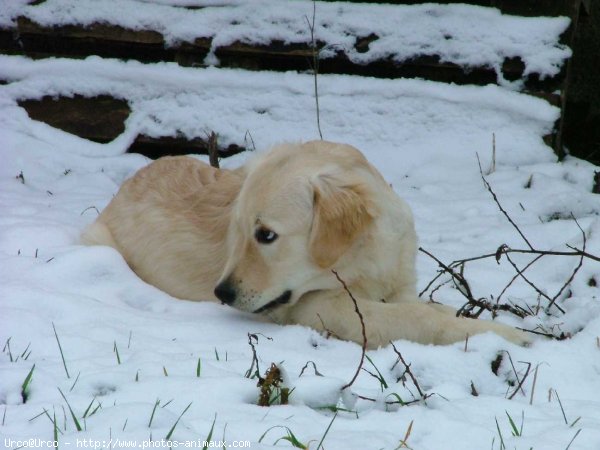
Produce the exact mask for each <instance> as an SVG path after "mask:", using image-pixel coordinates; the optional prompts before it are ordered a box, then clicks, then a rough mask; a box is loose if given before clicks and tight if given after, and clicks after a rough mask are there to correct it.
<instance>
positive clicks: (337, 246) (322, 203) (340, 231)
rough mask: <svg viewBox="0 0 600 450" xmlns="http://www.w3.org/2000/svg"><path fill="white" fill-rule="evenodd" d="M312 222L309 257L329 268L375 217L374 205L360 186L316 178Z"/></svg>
mask: <svg viewBox="0 0 600 450" xmlns="http://www.w3.org/2000/svg"><path fill="white" fill-rule="evenodd" d="M313 189H314V197H313V198H314V203H313V222H312V230H311V235H310V243H309V248H310V253H311V255H312V257H313V258H314V260H315V262H316V263H317V264H318V265H319V267H322V268H327V267H331V266H332V265H333V264H334V263H335V262H336V261H337V260H338V259H339V258H340V256H342V255H343V254H344V253H345V252H346V251H347V250H348V249H349V248H350V246H351V245H352V243H353V242H354V241H355V240H356V238H358V236H359V235H360V234H361V233H362V232H363V231H365V230H366V228H367V227H368V226H369V225H370V224H371V223H372V222H373V219H374V217H375V214H374V209H375V208H374V205H372V202H371V201H370V199H369V196H368V193H367V189H366V187H365V186H364V185H361V184H343V183H341V182H340V181H339V180H336V179H335V178H334V177H330V176H327V175H321V176H319V177H318V178H317V179H316V180H315V181H314V182H313Z"/></svg>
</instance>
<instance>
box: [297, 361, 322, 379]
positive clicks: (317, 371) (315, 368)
mask: <svg viewBox="0 0 600 450" xmlns="http://www.w3.org/2000/svg"><path fill="white" fill-rule="evenodd" d="M309 364H312V366H313V369H314V370H315V375H316V376H318V377H322V376H323V374H322V373H321V372H319V369H317V365H316V364H315V362H314V361H307V362H306V364H304V367H303V368H302V370H301V371H300V375H298V378H300V377H301V376H302V375H303V374H304V371H305V370H306V369H307V368H308V365H309Z"/></svg>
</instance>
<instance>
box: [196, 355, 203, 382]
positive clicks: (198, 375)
mask: <svg viewBox="0 0 600 450" xmlns="http://www.w3.org/2000/svg"><path fill="white" fill-rule="evenodd" d="M201 372H202V360H201V359H200V358H198V364H196V377H198V378H200V373H201Z"/></svg>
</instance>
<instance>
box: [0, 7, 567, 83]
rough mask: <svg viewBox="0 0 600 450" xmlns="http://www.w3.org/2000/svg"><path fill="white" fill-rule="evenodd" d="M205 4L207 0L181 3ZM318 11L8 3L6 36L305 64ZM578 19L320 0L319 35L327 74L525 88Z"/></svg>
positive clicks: (80, 51) (29, 46)
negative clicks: (433, 78)
mask: <svg viewBox="0 0 600 450" xmlns="http://www.w3.org/2000/svg"><path fill="white" fill-rule="evenodd" d="M564 1H568V2H572V1H574V0H564ZM180 3H182V2H180ZM196 3H197V4H198V5H202V4H204V2H185V3H184V4H185V5H188V6H189V5H194V4H196ZM568 11H569V9H565V12H566V13H568ZM312 16H313V2H311V1H308V0H305V1H294V2H280V1H277V0H257V1H253V2H236V1H224V2H219V6H212V7H211V6H206V7H202V8H197V9H190V8H189V7H182V6H177V2H170V3H169V4H163V3H160V4H159V3H153V2H141V1H139V0H123V1H120V2H119V7H118V8H116V7H115V3H114V2H113V1H111V0H94V1H92V0H46V1H44V2H43V3H41V4H38V5H33V6H32V5H20V6H14V7H13V8H8V9H7V10H6V11H4V12H3V13H0V27H1V28H3V29H4V30H5V31H4V38H3V41H4V42H5V45H7V43H10V38H9V37H8V36H7V33H16V35H15V39H14V40H13V42H12V51H19V49H20V51H23V52H25V53H27V52H30V53H33V54H35V53H36V52H37V53H41V54H43V53H46V54H48V53H52V52H54V53H55V54H62V55H63V56H64V55H76V56H87V55H89V54H96V53H101V54H102V55H103V56H111V53H112V54H113V56H115V57H128V58H136V59H141V60H145V61H153V60H168V61H178V62H182V63H184V64H194V65H195V64H205V65H206V64H207V65H219V64H223V65H229V66H235V67H244V68H250V69H253V68H258V69H276V68H280V69H293V70H308V69H310V64H309V63H308V61H307V58H310V57H311V56H312V52H313V46H312V44H313V42H312V40H311V32H310V28H311V24H312ZM569 23H570V22H569V18H568V17H543V18H540V17H537V18H526V17H518V16H510V15H506V14H502V13H501V11H499V10H498V9H494V8H482V7H477V6H469V5H462V4H453V5H435V4H420V5H383V4H377V5H375V4H371V5H364V4H352V3H343V2H339V3H338V2H336V3H326V2H318V4H317V9H316V12H315V17H314V37H315V47H316V48H317V49H318V50H319V56H320V59H321V60H322V62H323V64H322V65H321V69H322V70H324V71H326V72H330V73H358V74H363V73H364V72H365V71H366V70H365V68H368V72H369V74H370V75H374V76H384V77H390V76H392V77H405V76H417V77H419V76H429V77H431V76H435V72H432V71H431V70H428V69H427V67H428V66H431V65H439V66H441V67H442V68H443V70H441V71H440V73H441V74H443V73H444V72H445V71H447V70H449V68H452V69H456V70H454V72H455V73H454V74H453V78H454V79H455V80H458V81H459V82H460V81H461V77H460V76H458V74H459V73H463V72H464V73H466V74H470V73H477V72H482V75H481V76H480V77H479V78H480V79H479V80H477V77H474V78H469V77H466V81H464V82H465V83H471V82H475V81H479V83H487V82H488V80H490V78H491V79H492V81H494V82H497V83H498V84H503V85H508V86H512V87H514V88H522V87H524V83H527V82H528V81H529V80H533V81H535V78H536V77H537V78H538V79H539V80H553V79H562V74H561V69H562V67H563V66H564V62H565V60H566V59H567V58H568V57H569V56H570V50H569V49H568V48H567V47H566V46H565V45H564V44H563V43H561V35H562V34H563V33H564V32H565V31H566V30H567V28H568V26H569ZM127 42H130V43H131V46H130V47H129V48H127V46H125V45H123V44H124V43H127ZM144 46H147V48H146V49H144ZM44 47H46V48H44ZM48 47H50V49H48ZM153 51H156V52H157V53H156V55H153V54H152V52H153ZM136 55H137V56H136ZM507 61H508V62H507ZM510 61H520V63H519V64H518V65H516V66H515V65H513V64H511V63H510ZM421 65H423V66H424V69H423V70H422V71H421V72H420V71H419V70H418V68H419V67H420V66H421ZM432 73H433V74H432ZM490 74H493V75H495V77H490ZM441 78H444V76H443V75H441ZM446 78H447V77H446ZM439 81H444V80H439ZM549 90H553V89H552V88H549Z"/></svg>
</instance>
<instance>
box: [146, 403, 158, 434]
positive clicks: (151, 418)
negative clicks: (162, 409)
mask: <svg viewBox="0 0 600 450" xmlns="http://www.w3.org/2000/svg"><path fill="white" fill-rule="evenodd" d="M159 404H160V400H159V399H158V398H157V399H156V402H154V408H152V414H150V420H149V421H148V428H150V427H151V426H152V421H153V420H154V413H155V412H156V408H158V405H159Z"/></svg>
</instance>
